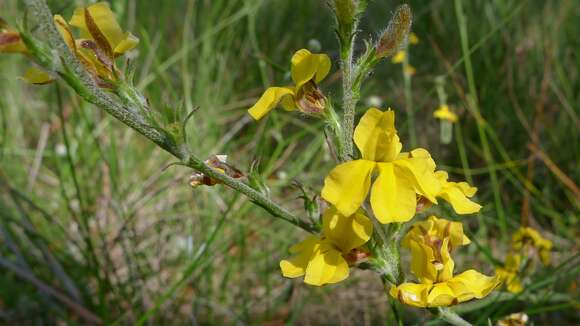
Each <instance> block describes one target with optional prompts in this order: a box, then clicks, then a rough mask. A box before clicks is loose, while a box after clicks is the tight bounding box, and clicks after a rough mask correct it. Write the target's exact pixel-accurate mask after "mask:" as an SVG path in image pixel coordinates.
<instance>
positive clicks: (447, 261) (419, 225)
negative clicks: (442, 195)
mask: <svg viewBox="0 0 580 326" xmlns="http://www.w3.org/2000/svg"><path fill="white" fill-rule="evenodd" d="M469 243H471V241H470V240H469V238H467V236H466V235H465V234H464V233H463V225H462V224H461V223H459V222H452V221H449V220H446V219H439V218H437V217H436V216H429V218H428V219H427V220H425V221H422V222H416V223H415V224H413V226H412V227H411V229H410V230H409V232H408V233H407V234H406V235H405V237H404V238H403V240H402V242H401V244H402V246H403V247H405V248H409V249H411V271H412V272H413V274H415V276H417V278H418V279H419V281H420V282H421V283H436V282H442V281H446V280H448V279H449V278H451V276H452V274H453V268H454V265H455V263H454V262H453V260H452V259H451V257H450V255H449V254H450V252H451V251H452V250H453V249H454V248H457V247H459V246H464V245H467V244H469ZM426 262H427V263H426Z"/></svg>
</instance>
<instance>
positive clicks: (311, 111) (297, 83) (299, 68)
mask: <svg viewBox="0 0 580 326" xmlns="http://www.w3.org/2000/svg"><path fill="white" fill-rule="evenodd" d="M291 63H292V64H291V69H290V70H291V71H290V72H291V75H292V80H293V81H294V86H286V87H270V88H268V89H266V91H265V92H264V94H262V96H261V97H260V99H259V100H258V102H256V104H254V106H252V107H251V108H250V109H249V110H248V113H249V114H250V115H251V116H252V118H254V119H255V120H260V119H262V118H263V117H264V116H265V115H266V114H267V113H268V112H270V111H271V110H272V109H274V108H275V107H276V106H277V105H278V104H279V103H280V102H281V104H282V107H283V108H284V109H285V110H287V111H294V110H299V111H300V112H303V113H305V114H308V115H320V114H322V113H324V109H325V106H326V98H325V97H324V95H323V94H322V92H321V91H320V89H319V88H318V86H317V84H318V83H319V82H320V81H322V80H323V79H324V77H326V75H328V72H329V71H330V58H329V57H328V56H327V55H326V54H313V53H310V51H308V50H306V49H301V50H298V51H296V53H294V55H293V56H292V60H291Z"/></svg>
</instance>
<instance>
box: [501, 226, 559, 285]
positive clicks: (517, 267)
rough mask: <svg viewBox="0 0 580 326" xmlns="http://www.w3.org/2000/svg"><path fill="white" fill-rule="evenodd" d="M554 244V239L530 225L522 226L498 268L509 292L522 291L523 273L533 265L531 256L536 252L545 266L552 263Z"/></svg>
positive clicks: (513, 237) (515, 234)
mask: <svg viewBox="0 0 580 326" xmlns="http://www.w3.org/2000/svg"><path fill="white" fill-rule="evenodd" d="M552 246H553V245H552V241H550V240H547V239H545V238H543V237H542V236H541V235H540V233H539V232H538V231H536V230H534V229H532V228H530V227H522V228H520V229H519V230H518V231H517V232H516V233H514V235H513V236H512V245H511V250H510V252H509V253H508V254H507V255H506V257H505V262H504V264H503V266H500V267H498V268H497V269H496V273H497V274H498V275H499V276H500V277H501V279H502V280H503V281H504V282H505V284H506V288H507V290H508V291H509V292H512V293H519V292H522V290H523V286H522V275H523V274H525V272H526V271H527V270H528V269H530V268H532V267H533V266H532V265H531V264H530V262H531V260H530V259H529V258H530V257H532V256H533V255H534V254H536V255H537V256H538V257H539V260H540V261H541V262H542V264H543V265H544V266H548V265H550V261H551V250H552Z"/></svg>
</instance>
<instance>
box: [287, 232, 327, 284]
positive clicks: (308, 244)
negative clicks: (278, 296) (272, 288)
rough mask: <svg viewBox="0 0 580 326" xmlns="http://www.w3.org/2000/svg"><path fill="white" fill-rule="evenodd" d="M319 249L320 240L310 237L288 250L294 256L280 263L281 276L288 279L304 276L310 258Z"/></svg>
mask: <svg viewBox="0 0 580 326" xmlns="http://www.w3.org/2000/svg"><path fill="white" fill-rule="evenodd" d="M319 247H320V240H319V239H318V238H317V237H315V236H310V237H308V238H306V239H305V240H304V241H302V242H300V243H298V244H296V245H294V246H293V247H292V248H290V252H291V253H293V254H295V255H294V256H292V257H290V258H289V259H284V260H282V261H280V269H281V270H282V275H284V276H285V277H289V278H295V277H300V276H302V275H304V273H305V272H306V267H307V266H308V263H309V261H310V258H311V257H312V255H313V254H314V252H315V251H316V250H317V249H318V248H319Z"/></svg>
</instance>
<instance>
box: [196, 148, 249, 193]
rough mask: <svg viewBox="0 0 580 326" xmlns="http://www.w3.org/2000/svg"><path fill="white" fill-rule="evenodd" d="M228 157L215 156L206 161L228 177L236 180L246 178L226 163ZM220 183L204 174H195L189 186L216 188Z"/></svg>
mask: <svg viewBox="0 0 580 326" xmlns="http://www.w3.org/2000/svg"><path fill="white" fill-rule="evenodd" d="M227 158H228V156H227V155H213V156H212V157H210V158H209V159H207V160H206V161H205V164H207V165H209V166H210V167H212V168H213V169H215V170H217V171H219V172H220V173H223V174H225V175H228V176H230V177H232V178H234V179H239V178H241V177H243V176H244V174H243V173H242V172H241V171H240V170H238V169H236V168H235V167H233V166H231V165H229V164H227V163H226V161H227ZM219 183H220V181H219V180H217V179H214V178H212V177H209V176H207V175H205V174H203V173H199V172H195V173H194V174H192V175H191V176H190V177H189V185H190V186H192V187H197V186H201V185H205V186H214V185H216V184H219Z"/></svg>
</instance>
